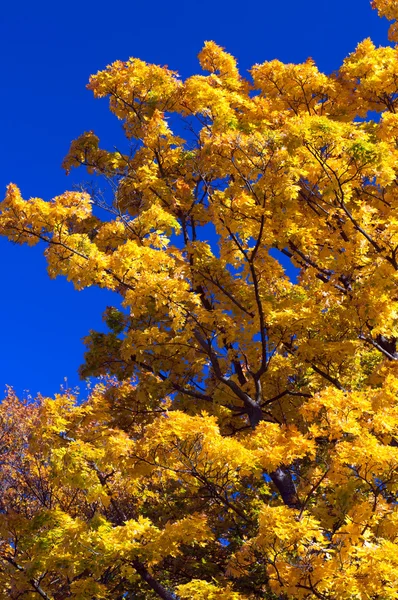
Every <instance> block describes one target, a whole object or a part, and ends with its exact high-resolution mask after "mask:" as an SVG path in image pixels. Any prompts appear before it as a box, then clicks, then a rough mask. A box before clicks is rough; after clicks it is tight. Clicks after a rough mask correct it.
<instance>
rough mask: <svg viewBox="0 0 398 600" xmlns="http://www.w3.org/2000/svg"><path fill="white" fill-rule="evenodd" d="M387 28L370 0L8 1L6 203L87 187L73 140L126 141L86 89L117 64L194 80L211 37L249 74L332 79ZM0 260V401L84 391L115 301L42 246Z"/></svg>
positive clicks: (4, 16) (4, 14) (0, 36)
mask: <svg viewBox="0 0 398 600" xmlns="http://www.w3.org/2000/svg"><path fill="white" fill-rule="evenodd" d="M387 29H388V24H387V22H386V21H385V20H380V19H379V18H378V17H377V15H376V13H375V11H372V10H371V8H370V2H369V1H368V0H302V1H301V2H300V1H297V0H284V1H283V2H275V1H274V0H273V1H270V0H261V1H260V0H252V1H251V2H240V3H238V2H235V3H234V2H233V1H232V2H231V1H230V0H202V1H201V2H199V1H197V0H196V1H195V0H193V1H192V0H191V2H183V1H182V0H172V1H169V2H165V1H160V0H152V1H148V0H146V1H145V0H140V1H139V2H138V1H136V0H129V1H123V0H122V1H121V2H103V1H102V0H97V1H94V0H80V1H79V2H77V1H76V0H69V2H54V1H53V2H45V1H42V0H37V1H36V2H31V1H30V0H29V1H28V0H20V1H19V2H16V1H14V2H9V1H8V2H4V3H3V5H2V7H1V14H0V47H1V56H2V88H3V90H2V93H1V94H0V103H1V108H0V115H1V116H0V119H1V142H0V161H1V163H0V164H1V171H0V189H1V191H0V194H1V196H3V194H4V190H5V186H6V185H7V184H8V183H9V182H11V181H12V182H14V183H17V184H18V185H19V186H20V188H21V189H22V193H23V195H24V197H30V196H40V197H42V198H45V199H50V198H51V197H53V196H55V195H57V194H59V193H61V192H63V191H65V190H66V189H70V188H71V186H72V184H73V182H74V181H75V182H76V181H79V179H80V180H84V179H85V174H84V172H83V171H81V172H79V171H78V172H76V173H75V174H74V175H73V179H71V178H70V177H69V178H67V177H66V176H65V174H64V172H63V171H62V169H61V162H62V159H63V157H64V155H65V154H66V152H67V150H68V147H69V143H70V141H71V140H72V139H74V138H76V137H77V136H78V135H79V134H80V133H82V132H83V131H87V130H90V129H93V130H94V131H95V132H96V133H97V134H98V135H99V136H100V138H101V140H102V144H103V145H104V146H105V147H106V146H108V147H112V146H113V144H114V143H115V139H118V140H120V124H119V123H118V122H117V121H116V120H115V119H114V117H112V116H111V115H110V113H109V112H108V109H107V101H105V100H103V101H100V100H94V99H93V97H92V95H91V92H89V91H88V90H86V89H85V85H86V83H87V81H88V77H89V75H90V74H91V73H95V72H96V71H98V70H100V69H102V68H104V67H105V66H106V65H107V64H109V63H111V62H113V61H114V60H117V59H121V60H126V59H127V58H128V57H130V56H135V57H139V58H141V59H143V60H146V61H148V62H155V63H157V64H162V65H168V66H169V67H170V68H172V69H174V70H177V71H179V72H180V74H181V75H182V76H183V77H187V76H189V75H191V74H193V73H194V72H197V70H198V66H197V59H196V55H197V54H198V52H199V51H200V49H201V47H202V44H203V41H204V40H209V39H211V40H214V41H216V42H217V43H218V44H220V45H222V46H224V47H225V48H226V49H227V50H228V51H229V52H231V53H232V54H234V55H235V56H236V57H237V58H238V61H239V65H240V68H241V71H242V72H244V71H245V70H247V69H248V68H249V67H250V66H251V65H252V64H254V63H261V62H263V61H265V60H270V59H273V58H278V59H280V60H283V61H285V62H301V61H304V60H305V59H306V58H308V57H309V56H311V57H312V58H313V59H314V60H315V61H316V63H317V64H318V66H319V67H320V69H321V70H323V71H324V72H327V73H330V72H331V71H333V70H335V69H337V68H338V67H339V66H340V64H341V61H342V60H343V58H344V57H345V56H346V55H347V54H348V53H349V52H351V51H352V50H354V48H355V46H356V44H357V43H358V42H359V41H361V40H362V39H364V38H365V37H369V36H370V37H371V38H372V39H373V41H374V42H375V43H376V44H385V43H386V42H387ZM0 250H1V255H2V260H1V262H0V269H1V271H2V272H1V282H2V293H1V295H0V305H1V306H0V315H1V320H2V321H1V343H0V395H1V394H2V390H3V389H4V388H5V386H6V384H8V385H12V386H13V387H14V388H15V389H16V390H17V392H18V393H19V394H21V393H23V391H24V390H29V391H30V392H31V393H32V394H36V393H37V392H39V391H40V392H42V393H43V394H45V395H52V394H53V393H55V392H57V391H59V389H60V385H63V384H64V379H65V378H67V381H68V384H69V385H70V386H75V385H78V384H79V379H78V376H77V368H78V366H79V365H80V364H81V362H82V359H83V352H84V346H83V344H82V341H81V340H82V338H83V337H84V336H85V335H86V334H87V333H88V331H89V329H90V328H93V329H98V328H101V327H103V325H102V321H101V314H102V312H103V310H104V309H105V307H106V306H107V305H111V304H114V303H115V298H114V296H113V295H112V294H111V293H109V292H106V291H102V290H96V289H89V290H84V291H82V292H77V291H75V290H74V289H73V287H72V285H71V284H69V283H68V282H66V281H65V280H63V279H57V280H55V281H53V280H50V279H49V277H48V275H47V273H46V266H45V261H44V258H43V256H42V248H40V247H35V248H33V249H32V248H25V247H21V246H15V245H12V244H10V243H9V242H7V240H4V239H0Z"/></svg>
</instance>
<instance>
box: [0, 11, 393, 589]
mask: <svg viewBox="0 0 398 600" xmlns="http://www.w3.org/2000/svg"><path fill="white" fill-rule="evenodd" d="M373 4H374V7H375V8H377V9H378V10H379V13H380V14H381V15H385V16H387V17H388V18H390V19H391V20H393V19H395V18H397V17H398V4H397V2H396V1H391V0H375V1H374V3H373ZM395 38H396V29H395V24H393V26H392V29H391V39H393V40H394V39H395ZM199 59H200V64H201V67H202V69H203V70H205V71H207V72H208V73H209V74H208V75H196V76H193V77H190V78H189V79H187V80H186V81H184V82H183V81H181V80H180V79H179V78H178V76H177V74H176V73H174V72H172V71H170V70H168V69H167V68H165V67H159V66H155V65H150V64H146V63H145V62H143V61H141V60H138V59H130V60H129V61H127V62H125V63H123V62H119V61H118V62H116V63H114V64H112V65H110V66H108V67H107V68H106V69H105V70H104V71H100V72H99V73H97V74H96V75H95V76H93V77H92V78H91V79H90V83H89V86H88V87H89V88H90V89H91V90H92V91H93V92H94V95H95V96H96V97H99V98H101V97H109V98H110V109H111V111H112V112H113V113H114V114H115V115H116V116H117V117H118V118H119V119H121V120H122V122H123V126H124V130H125V134H126V139H127V141H128V143H127V144H126V145H127V150H124V151H122V150H118V149H116V150H114V151H112V152H110V151H107V150H104V149H101V148H100V146H99V140H98V138H97V137H96V136H95V134H94V133H92V132H88V133H85V134H83V135H82V136H81V137H80V138H78V139H77V140H75V141H74V142H73V143H72V145H71V148H70V151H69V154H68V156H67V157H66V159H65V163H64V166H65V168H66V169H67V170H69V169H71V168H72V167H77V166H80V165H83V166H85V167H86V168H87V170H88V172H89V173H90V174H93V175H98V176H99V177H100V178H101V180H102V181H103V182H106V183H107V184H109V186H110V187H109V190H110V191H103V184H101V185H102V188H97V187H95V186H93V185H92V186H90V187H88V186H85V188H84V189H83V190H80V191H72V192H66V193H65V194H62V195H61V196H59V197H57V198H54V199H53V200H52V201H51V202H45V201H43V200H41V199H39V198H33V199H30V200H24V199H23V198H22V197H21V194H20V192H19V190H18V188H17V187H16V186H15V185H10V186H9V188H8V191H7V194H6V197H5V199H4V201H3V202H2V204H1V215H0V230H1V233H2V234H3V235H6V236H8V238H9V239H10V240H12V241H14V242H17V243H28V244H35V243H37V242H38V241H39V240H42V241H44V242H45V243H46V244H47V249H46V255H47V259H48V269H49V273H50V275H51V276H57V275H65V276H67V277H68V278H69V279H70V280H71V281H72V282H73V283H74V285H75V286H76V288H78V289H82V288H84V287H86V286H90V285H96V286H100V287H105V288H108V289H111V290H114V291H115V292H116V293H117V294H119V295H120V296H121V297H122V299H123V308H122V309H118V308H115V307H110V308H108V310H107V311H106V314H105V322H106V324H107V326H108V333H106V334H104V333H98V332H94V331H92V332H91V333H90V334H89V336H88V337H87V339H86V344H87V353H86V361H85V365H84V366H83V367H82V369H81V375H82V377H90V376H100V377H102V379H101V380H100V383H99V384H98V385H97V386H96V387H95V388H94V389H93V390H92V392H91V393H90V395H89V397H88V399H86V400H84V401H80V400H79V399H78V398H76V397H75V395H74V394H73V393H72V392H71V391H66V392H65V393H64V394H61V395H57V396H55V398H54V399H48V398H38V399H37V400H36V401H35V402H33V403H32V402H31V403H24V402H22V401H20V400H18V399H17V398H16V397H15V395H14V394H13V393H12V392H11V391H10V393H9V395H8V397H7V398H6V399H5V401H4V402H3V403H2V405H1V406H0V431H1V436H0V456H1V469H0V478H1V489H2V499H1V511H0V532H1V536H0V539H1V552H0V555H1V570H0V580H1V592H0V594H1V595H0V597H3V598H13V599H17V598H21V597H23V598H32V599H34V598H38V597H41V598H45V599H47V600H49V599H52V600H61V599H64V598H79V599H87V600H88V599H100V598H111V599H122V598H131V599H132V598H134V599H139V598H142V599H144V598H148V599H149V598H163V599H165V600H172V599H173V600H174V599H179V600H183V599H194V600H205V599H206V600H213V599H214V600H215V599H218V600H241V599H254V598H276V597H278V598H299V599H302V598H320V599H324V600H332V599H335V600H338V599H344V598H347V599H351V598H357V599H365V598H372V599H376V598H377V599H392V598H397V597H398V576H397V572H398V571H397V567H398V541H397V539H398V509H397V502H398V404H397V394H398V347H397V340H398V291H397V290H398V288H397V283H398V254H397V253H398V218H397V212H396V211H397V209H398V177H397V173H398V167H397V164H398V116H397V114H396V111H397V107H398V83H397V81H398V49H397V47H392V46H387V47H381V48H376V47H375V46H374V45H373V43H372V42H371V41H370V40H369V39H367V40H365V41H364V42H362V43H361V44H359V46H358V47H357V49H356V50H355V51H354V52H353V53H352V54H350V55H349V56H348V58H347V59H346V60H345V61H344V63H343V66H342V67H341V69H340V70H339V71H338V72H337V74H334V75H332V76H326V75H324V74H322V73H320V72H319V71H318V69H317V67H316V65H315V64H314V62H313V61H312V60H311V59H309V60H307V61H306V62H305V63H304V64H299V65H293V64H287V65H286V64H283V63H281V62H279V61H277V60H274V61H271V62H267V63H264V64H261V65H255V66H254V67H253V69H252V70H251V77H252V81H248V80H245V79H244V78H242V77H241V75H240V74H239V72H238V69H237V66H236V62H235V59H234V58H233V57H232V56H231V55H230V54H228V53H227V52H225V51H224V50H223V49H222V48H220V47H219V46H217V45H216V44H215V43H213V42H207V43H206V44H205V46H204V49H203V50H202V52H201V53H200V55H199ZM171 125H173V128H174V132H173V131H172V128H171ZM182 136H184V137H185V138H187V139H183V137H182ZM110 196H111V199H110V200H109V198H110ZM93 207H94V212H93ZM98 207H100V208H103V209H106V211H107V212H105V213H104V214H105V217H102V219H101V218H100V216H98V215H100V213H99V212H98V210H97V209H98ZM282 259H283V260H282ZM283 261H287V262H289V261H290V263H291V264H292V265H294V266H295V267H296V269H297V272H298V275H297V279H295V276H293V275H292V272H293V271H292V269H290V268H289V267H288V268H287V273H286V271H285V270H284V267H283V264H287V263H286V262H283Z"/></svg>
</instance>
